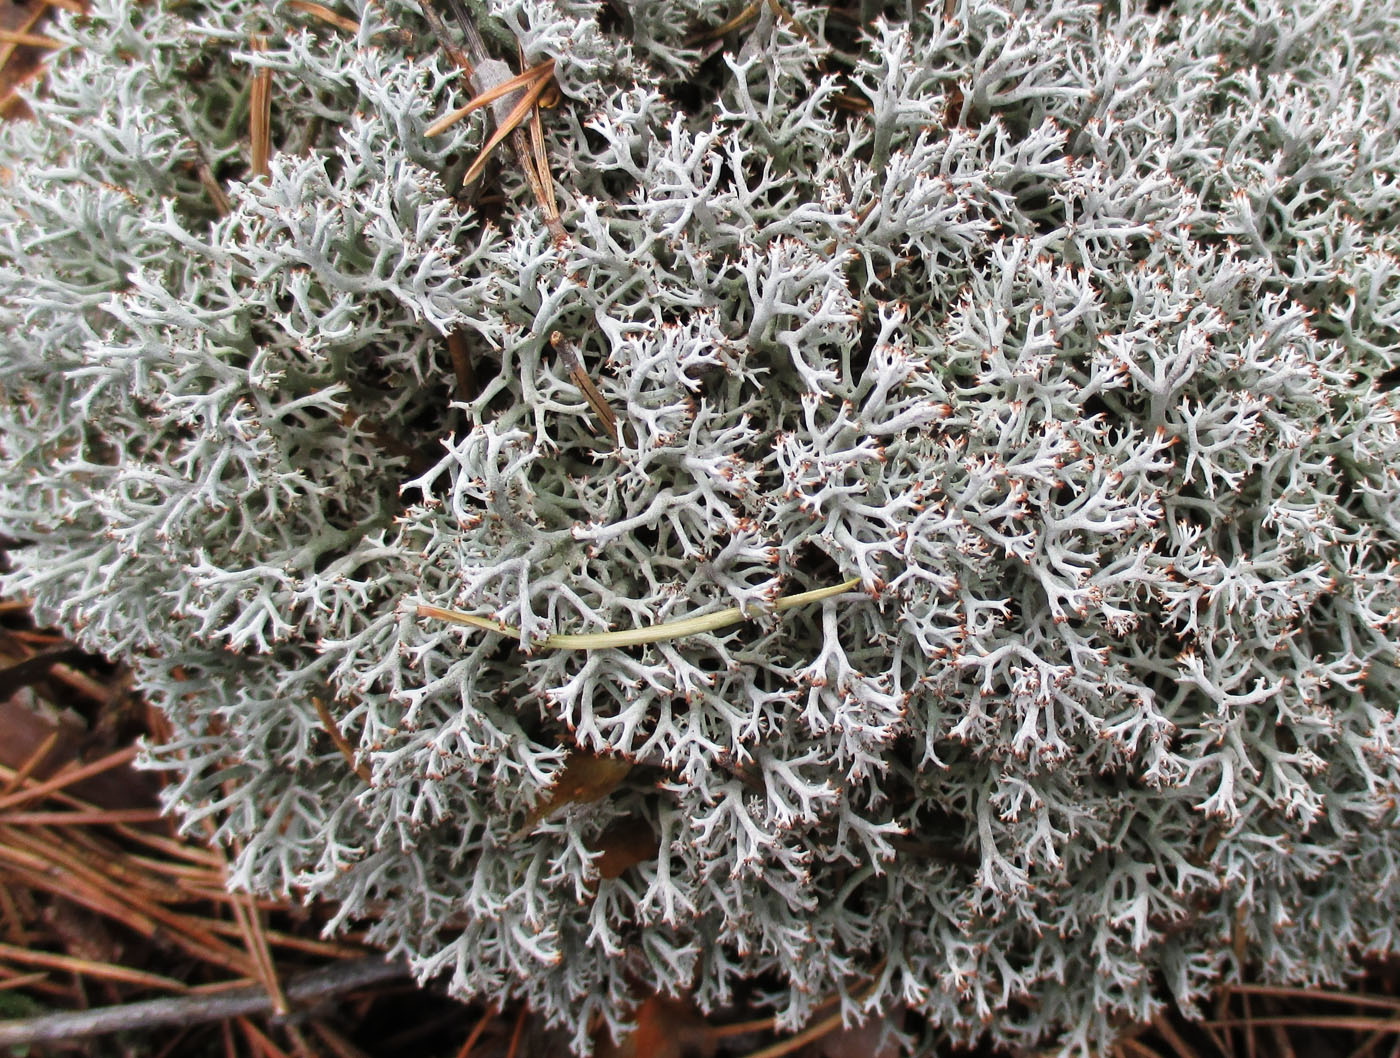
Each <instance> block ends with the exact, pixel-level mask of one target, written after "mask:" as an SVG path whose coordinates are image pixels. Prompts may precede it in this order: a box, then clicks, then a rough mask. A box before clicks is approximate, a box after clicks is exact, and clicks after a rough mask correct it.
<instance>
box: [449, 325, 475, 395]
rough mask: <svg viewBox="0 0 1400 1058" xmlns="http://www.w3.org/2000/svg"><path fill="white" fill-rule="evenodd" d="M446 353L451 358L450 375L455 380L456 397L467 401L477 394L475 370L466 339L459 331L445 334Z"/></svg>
mask: <svg viewBox="0 0 1400 1058" xmlns="http://www.w3.org/2000/svg"><path fill="white" fill-rule="evenodd" d="M447 355H448V356H449V357H451V358H452V376H453V378H454V379H456V382H457V399H458V400H460V401H464V402H465V401H469V400H471V399H472V398H473V397H475V396H476V394H477V385H476V371H475V369H474V368H473V367H472V358H471V354H470V353H469V352H468V351H467V340H466V338H465V337H463V335H462V332H461V331H453V332H452V333H451V334H449V335H448V336H447Z"/></svg>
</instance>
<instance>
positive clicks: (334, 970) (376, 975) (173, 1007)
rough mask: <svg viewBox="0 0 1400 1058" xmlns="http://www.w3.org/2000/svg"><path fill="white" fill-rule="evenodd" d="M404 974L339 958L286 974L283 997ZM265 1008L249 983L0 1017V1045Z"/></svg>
mask: <svg viewBox="0 0 1400 1058" xmlns="http://www.w3.org/2000/svg"><path fill="white" fill-rule="evenodd" d="M407 974H408V967H407V965H406V964H404V963H401V962H393V963H391V962H385V961H384V960H383V959H380V958H377V957H370V958H365V959H356V960H345V961H342V962H337V963H332V964H331V965H330V966H326V967H322V968H321V969H318V970H312V971H310V972H309V973H304V974H300V975H298V976H297V977H293V978H291V979H290V980H289V981H288V982H287V986H286V992H287V998H288V1000H289V1001H291V1002H292V1003H295V1004H298V1005H304V1004H308V1003H309V1002H310V1001H312V1000H317V999H322V998H326V997H329V996H335V995H340V994H342V993H345V992H352V991H355V990H356V989H359V988H366V987H369V986H371V985H377V984H381V983H383V982H386V981H391V980H395V979H398V978H401V977H404V976H407ZM271 1010H272V1000H271V998H270V997H269V996H268V994H267V992H266V991H264V989H263V988H262V986H260V985H255V986H253V987H250V988H244V989H240V990H238V991H236V992H228V993H225V994H223V995H216V996H209V995H196V996H181V997H178V998H171V999H153V1000H146V1001H144V1002H138V1003H124V1004H121V1005H119V1006H111V1007H96V1008H94V1009H92V1010H77V1011H70V1012H65V1013H62V1014H44V1015H41V1016H38V1017H33V1018H19V1019H16V1020H13V1021H5V1022H0V1047H21V1046H27V1045H32V1044H36V1043H55V1042H57V1041H60V1040H76V1039H84V1038H86V1037H89V1036H100V1035H105V1034H107V1033H112V1032H123V1031H128V1030H133V1029H152V1028H160V1027H163V1026H167V1025H184V1026H188V1025H200V1024H205V1023H207V1022H211V1021H221V1020H223V1019H225V1018H234V1017H248V1016H250V1015H254V1014H267V1013H269V1012H271Z"/></svg>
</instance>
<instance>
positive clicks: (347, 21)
mask: <svg viewBox="0 0 1400 1058" xmlns="http://www.w3.org/2000/svg"><path fill="white" fill-rule="evenodd" d="M287 6H288V7H290V8H291V9H292V10H294V11H301V12H304V13H305V14H308V15H312V16H314V17H316V18H319V19H320V20H321V21H322V22H329V23H330V24H331V25H332V26H335V27H336V28H337V29H343V30H345V32H346V33H359V32H360V24H359V23H358V22H356V21H355V20H354V19H353V18H347V17H346V16H345V15H341V14H337V13H336V12H335V11H332V10H331V9H330V8H329V7H327V6H326V5H325V4H318V3H316V2H315V0H287Z"/></svg>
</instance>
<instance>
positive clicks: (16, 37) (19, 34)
mask: <svg viewBox="0 0 1400 1058" xmlns="http://www.w3.org/2000/svg"><path fill="white" fill-rule="evenodd" d="M0 41H4V42H5V43H6V44H19V45H21V46H24V47H28V48H57V47H60V46H61V42H60V41H56V40H54V39H53V38H52V37H46V36H44V35H43V34H42V33H25V32H23V31H21V30H16V29H0Z"/></svg>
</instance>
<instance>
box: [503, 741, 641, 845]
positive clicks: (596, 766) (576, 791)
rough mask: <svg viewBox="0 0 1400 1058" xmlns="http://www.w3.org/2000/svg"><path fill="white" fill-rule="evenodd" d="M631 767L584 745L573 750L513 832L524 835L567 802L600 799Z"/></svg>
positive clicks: (620, 758) (615, 786)
mask: <svg viewBox="0 0 1400 1058" xmlns="http://www.w3.org/2000/svg"><path fill="white" fill-rule="evenodd" d="M631 770H632V762H631V761H629V760H625V759H624V758H622V757H604V756H599V755H598V754H596V753H590V752H589V751H588V750H586V749H575V750H572V751H571V752H570V753H569V756H568V757H567V758H566V759H565V761H564V767H563V768H562V769H561V770H560V772H559V777H558V778H557V779H555V780H554V785H553V786H551V787H550V788H549V792H548V794H547V795H546V796H545V798H544V799H543V800H542V801H541V802H540V803H539V804H537V805H536V806H535V808H534V810H533V811H532V812H531V813H530V815H529V816H528V817H527V818H526V820H525V823H524V825H523V826H521V828H520V829H519V830H518V831H516V835H515V836H516V837H524V836H525V835H526V834H528V833H530V831H532V830H534V829H535V825H536V824H537V823H539V822H540V821H541V820H544V819H547V818H548V817H549V816H552V815H553V814H554V813H555V812H557V811H559V809H561V808H563V807H565V806H566V805H571V804H588V803H590V802H592V801H599V800H602V799H603V798H604V797H607V796H608V794H610V793H612V792H613V791H614V790H616V789H617V788H618V786H619V785H620V784H621V783H622V780H623V779H625V778H627V773H628V772H630V771H631Z"/></svg>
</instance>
